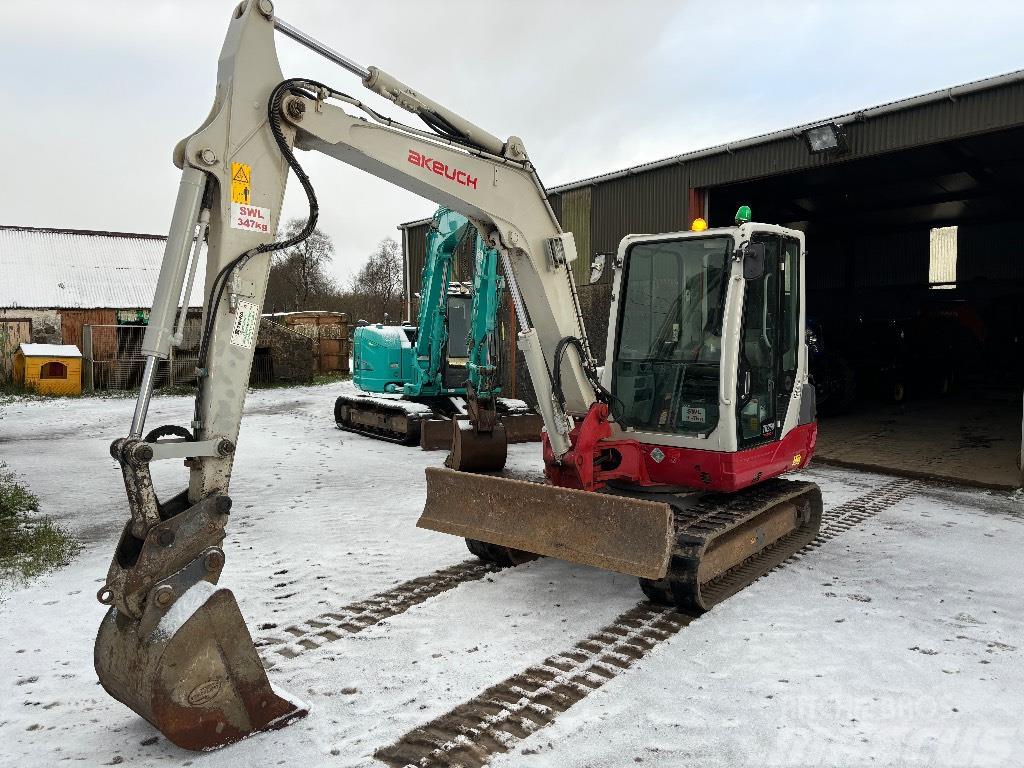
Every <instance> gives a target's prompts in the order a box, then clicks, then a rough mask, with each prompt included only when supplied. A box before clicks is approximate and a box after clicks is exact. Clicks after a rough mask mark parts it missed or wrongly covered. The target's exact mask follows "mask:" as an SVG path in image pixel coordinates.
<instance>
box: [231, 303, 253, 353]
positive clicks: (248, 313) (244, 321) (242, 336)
mask: <svg viewBox="0 0 1024 768" xmlns="http://www.w3.org/2000/svg"><path fill="white" fill-rule="evenodd" d="M259 327H260V308H259V307H257V306H256V305H255V304H253V303H252V302H251V301H240V302H238V309H236V310H235V325H234V327H233V328H232V329H231V343H232V344H234V345H235V346H236V347H243V348H245V349H252V345H253V344H254V343H255V342H256V333H257V332H258V331H259Z"/></svg>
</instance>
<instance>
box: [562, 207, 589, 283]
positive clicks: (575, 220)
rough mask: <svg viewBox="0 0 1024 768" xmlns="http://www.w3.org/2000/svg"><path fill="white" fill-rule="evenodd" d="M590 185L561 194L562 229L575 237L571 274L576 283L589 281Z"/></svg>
mask: <svg viewBox="0 0 1024 768" xmlns="http://www.w3.org/2000/svg"><path fill="white" fill-rule="evenodd" d="M591 190H592V187H580V188H579V189H574V190H571V191H569V192H566V193H565V194H564V195H562V218H561V220H560V222H559V223H560V224H561V225H562V229H563V230H566V231H568V232H572V233H573V236H574V237H575V239H576V255H577V259H576V261H575V262H573V265H572V274H573V277H574V278H575V279H576V284H577V285H586V284H587V283H589V282H590V262H591V260H592V258H593V255H592V252H591V247H590V242H591V241H590V228H591V224H590V217H591Z"/></svg>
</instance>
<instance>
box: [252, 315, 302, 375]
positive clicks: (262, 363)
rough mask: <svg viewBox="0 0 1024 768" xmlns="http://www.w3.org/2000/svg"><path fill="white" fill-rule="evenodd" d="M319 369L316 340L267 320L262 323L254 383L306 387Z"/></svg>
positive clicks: (258, 340)
mask: <svg viewBox="0 0 1024 768" xmlns="http://www.w3.org/2000/svg"><path fill="white" fill-rule="evenodd" d="M268 365H269V370H268V369H267V366H268ZM315 370H316V361H315V359H314V356H313V339H311V338H309V337H308V336H303V335H302V334H300V333H296V332H295V331H292V330H290V329H288V328H285V327H284V326H283V325H278V324H277V323H275V322H273V321H271V320H268V319H267V318H263V320H261V321H260V332H259V335H258V336H257V337H256V356H255V359H254V361H253V371H252V377H251V378H252V380H253V383H261V384H262V383H271V381H272V382H273V383H275V384H277V383H289V384H304V383H307V382H310V381H312V380H313V374H314V372H315ZM268 378H269V381H268V380H267V379H268Z"/></svg>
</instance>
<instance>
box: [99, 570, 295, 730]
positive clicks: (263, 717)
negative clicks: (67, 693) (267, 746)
mask: <svg viewBox="0 0 1024 768" xmlns="http://www.w3.org/2000/svg"><path fill="white" fill-rule="evenodd" d="M140 627H141V623H140V622H139V621H136V620H132V619H129V618H128V617H127V616H125V615H124V614H120V613H119V612H118V611H117V609H116V608H111V609H110V610H109V611H108V612H107V615H106V617H105V618H104V620H103V623H102V624H101V625H100V631H99V635H98V636H97V638H96V647H95V653H94V661H95V666H96V673H97V675H98V676H99V679H100V683H101V684H102V685H103V687H104V688H105V689H106V691H107V692H108V693H109V694H110V695H111V696H113V697H114V698H115V699H118V700H119V701H121V702H122V703H124V704H125V705H127V706H128V707H129V708H131V709H132V710H134V711H135V712H137V713H138V714H140V715H141V716H142V717H144V718H146V719H147V720H148V721H149V722H150V723H152V724H153V725H154V726H156V728H158V729H159V730H160V732H161V733H162V734H163V735H164V736H166V737H167V739H168V740H169V741H171V742H172V743H174V744H176V745H178V746H179V747H183V748H185V749H193V750H209V749H215V748H217V747H222V746H225V745H227V744H231V743H233V742H235V741H238V740H239V739H243V738H245V737H246V736H249V735H250V734H252V733H256V732H258V731H266V730H271V729H275V728H281V727H284V726H285V725H288V724H289V723H291V722H292V721H293V720H295V719H298V718H300V717H303V716H305V715H306V714H307V709H306V707H305V705H303V704H300V703H297V702H294V701H291V700H289V699H288V698H287V697H286V696H285V695H284V694H283V693H282V692H280V691H277V690H275V689H274V687H273V685H272V684H271V683H270V681H269V679H268V678H267V673H266V671H265V670H264V668H263V664H262V662H261V661H260V658H259V655H258V654H257V653H256V649H255V647H254V646H253V643H252V637H251V636H250V635H249V630H248V629H247V628H246V626H245V621H244V619H243V618H242V614H241V612H240V611H239V609H238V603H237V602H235V598H234V595H232V594H231V591H230V590H228V589H218V588H216V587H214V586H213V585H212V584H210V583H209V582H199V583H197V584H196V585H195V586H193V587H192V588H191V589H189V590H188V591H187V592H185V593H184V594H183V595H182V596H181V597H180V598H179V599H178V601H177V602H176V603H175V604H174V605H172V606H171V607H170V609H169V610H168V611H167V613H166V614H165V615H164V617H163V619H162V620H161V621H160V622H159V623H158V624H157V625H156V628H155V629H153V630H152V631H149V632H148V633H147V634H145V635H143V633H142V630H141V629H140Z"/></svg>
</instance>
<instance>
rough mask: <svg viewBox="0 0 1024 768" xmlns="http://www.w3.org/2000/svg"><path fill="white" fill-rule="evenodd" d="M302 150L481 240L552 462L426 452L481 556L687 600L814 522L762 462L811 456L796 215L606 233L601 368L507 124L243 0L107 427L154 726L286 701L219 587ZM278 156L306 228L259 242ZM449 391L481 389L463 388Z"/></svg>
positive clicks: (787, 544) (134, 701)
mask: <svg viewBox="0 0 1024 768" xmlns="http://www.w3.org/2000/svg"><path fill="white" fill-rule="evenodd" d="M275 32H280V33H281V34H283V35H284V36H286V37H288V38H291V39H292V40H294V41H297V42H298V43H300V44H302V45H305V46H306V47H308V48H310V49H312V50H313V51H316V52H317V53H319V54H321V55H323V56H325V57H326V58H327V59H329V60H331V61H333V62H334V63H336V64H338V65H339V66H340V67H342V68H343V69H345V70H348V71H349V72H351V73H354V74H355V75H357V76H358V77H359V78H360V80H361V81H362V84H363V85H364V86H365V87H366V88H368V89H369V90H370V91H372V92H373V93H375V94H377V95H378V96H381V97H383V98H385V99H387V100H389V101H391V102H393V103H394V104H396V105H398V106H399V107H401V108H402V109H405V110H407V111H408V112H411V113H412V114H414V115H416V116H417V117H418V118H420V119H421V120H422V122H423V123H424V124H425V127H424V128H416V127H412V126H409V125H405V124H403V123H400V122H398V121H396V120H394V119H393V118H390V117H386V116H384V115H382V114H380V113H379V112H377V111H376V110H374V109H373V108H371V107H370V106H368V105H366V104H364V103H363V102H362V101H361V100H359V99H357V98H355V97H353V96H350V95H347V94H345V93H343V92H342V91H339V90H336V89H335V88H334V87H333V86H331V85H326V84H323V83H321V82H317V81H314V80H310V79H306V78H301V77H298V78H285V77H284V76H283V75H282V73H281V70H280V67H279V65H278V59H277V54H276V50H275V44H274V35H275ZM296 149H300V150H305V151H316V152H320V153H323V154H325V155H329V156H331V157H334V158H336V159H338V160H340V161H342V162H344V163H347V164H349V165H353V166H355V167H357V168H361V169H363V170H365V171H367V172H368V173H370V174H373V175H374V176H377V177H378V178H382V179H385V180H387V181H389V182H391V183H393V184H396V185H398V186H400V187H402V188H404V189H407V190H409V191H412V192H414V193H416V194H418V195H421V196H422V197H424V198H427V199H429V200H431V201H433V202H434V203H436V204H438V205H442V206H445V207H446V208H448V209H450V210H453V211H457V212H458V213H460V214H462V215H464V216H466V217H467V218H468V219H469V220H470V221H471V222H472V223H473V225H474V226H475V228H476V230H477V231H478V232H479V233H480V235H481V236H482V237H483V238H484V240H485V243H486V245H487V247H490V248H495V249H497V251H498V253H499V254H500V257H501V260H502V264H503V271H504V275H505V279H506V281H507V287H508V291H509V294H510V296H511V299H512V302H513V305H514V307H515V311H516V315H517V321H518V327H519V328H520V331H519V334H518V342H517V343H518V346H519V349H520V350H521V351H522V353H523V355H524V357H525V359H526V363H527V366H528V368H529V372H530V377H531V380H532V384H533V388H534V390H535V392H536V395H537V399H538V409H539V411H540V413H541V415H542V417H543V419H544V424H545V431H544V436H543V458H544V466H545V475H546V482H545V483H540V482H536V483H529V482H524V481H522V480H514V479H509V478H504V477H500V476H495V475H485V474H473V473H470V472H466V471H462V469H461V468H460V462H459V461H455V462H453V464H454V467H453V468H441V467H439V468H431V469H428V470H427V503H426V507H425V509H424V512H423V515H422V517H421V519H420V523H419V524H420V525H421V526H422V527H426V528H432V529H435V530H440V531H445V532H448V533H453V534H456V535H458V536H462V537H464V538H466V539H467V542H468V545H469V548H470V550H471V551H473V552H475V553H476V554H477V555H479V556H480V557H483V558H485V559H488V560H492V561H495V562H501V563H506V564H509V563H517V562H520V561H522V560H524V559H528V558H532V557H535V556H537V555H547V556H552V557H558V558H563V559H567V560H572V561H575V562H580V563H586V564H590V565H596V566H599V567H602V568H608V569H611V570H615V571H618V572H622V573H627V574H632V575H634V576H637V577H639V578H640V583H641V586H642V588H643V590H644V592H645V593H646V594H647V595H648V596H649V597H650V598H651V599H654V600H658V601H662V602H668V603H673V604H675V605H677V606H679V607H680V608H681V609H684V610H689V611H701V610H706V609H707V608H709V607H711V606H712V605H714V604H715V603H717V602H719V601H720V600H722V599H724V598H725V597H728V596H729V595H730V594H733V593H734V592H735V591H737V590H738V589H741V588H742V587H743V586H744V585H746V584H749V583H750V582H751V581H752V580H753V579H756V578H757V577H758V576H759V575H761V574H762V573H764V572H766V571H767V570H769V569H770V568H771V567H773V566H774V565H775V564H776V563H778V562H781V561H782V560H784V559H785V558H786V557H788V556H789V554H791V553H792V552H793V551H795V550H796V549H798V548H800V547H801V546H803V545H804V544H805V543H806V542H808V541H810V539H811V538H813V536H814V535H815V533H816V531H817V528H818V525H819V522H820V518H821V495H820V492H819V490H818V489H817V487H816V486H814V485H813V484H810V483H804V482H796V481H791V480H783V479H780V478H779V475H781V474H783V473H785V472H788V471H791V470H797V469H800V468H802V467H804V466H806V464H807V462H808V461H809V460H810V458H811V452H812V450H813V448H814V441H815V436H816V424H815V417H814V395H813V389H812V388H811V387H810V385H809V384H808V378H807V351H806V347H805V344H804V341H803V334H804V287H803V269H804V264H803V262H804V241H803V235H802V234H801V233H800V232H797V231H793V230H789V229H785V228H782V227H778V226H773V225H767V224H756V223H753V222H752V221H750V215H749V211H745V210H743V209H741V211H740V212H739V214H738V215H737V220H736V222H735V225H734V226H729V227H725V228H720V229H702V228H701V227H696V228H695V229H694V230H692V231H686V232H673V233H666V234H657V235H629V236H627V237H625V238H624V239H623V241H622V243H621V245H620V247H619V251H618V254H617V255H616V257H615V259H614V262H613V268H614V270H615V274H614V299H613V301H612V306H611V317H610V323H609V333H608V342H607V347H606V352H605V358H606V361H607V364H606V365H605V367H604V368H603V369H601V370H600V372H599V369H598V367H597V365H596V362H595V357H594V354H593V351H592V349H591V347H590V343H589V341H588V339H587V336H586V333H585V330H584V324H583V319H582V315H581V311H580V304H579V301H578V299H577V294H576V287H575V285H574V283H573V279H572V270H571V265H572V262H573V261H574V260H575V259H576V258H577V254H576V247H575V243H574V240H573V236H572V234H571V233H569V232H563V231H562V229H561V227H560V226H559V223H558V220H557V219H556V217H555V215H554V213H553V212H552V209H551V206H550V205H549V204H548V199H547V195H546V193H545V190H544V187H543V185H542V184H541V182H540V180H539V178H538V176H537V173H536V171H535V169H534V167H533V165H532V164H531V162H530V160H529V157H528V155H527V153H526V149H525V147H524V145H523V142H522V141H521V140H520V139H518V138H517V137H514V136H512V137H509V138H508V139H506V140H502V139H499V138H498V137H496V136H493V135H491V134H490V133H488V132H486V131H484V130H483V129H481V128H479V127H477V126H476V125H474V124H472V123H471V122H469V121H467V120H465V119H464V118H462V117H460V116H459V115H457V114H455V113H453V112H451V111H450V110H448V109H446V108H445V107H443V106H441V105H440V104H438V103H437V102H435V101H433V100H431V99H429V98H427V97H426V96H424V95H423V94H421V93H419V92H417V91H415V90H413V89H411V88H410V87H409V86H407V85H405V84H403V83H402V82H400V81H399V80H397V79H396V78H394V77H392V76H391V75H389V74H387V73H386V72H384V71H382V70H380V69H378V68H376V67H363V66H361V65H359V64H357V63H355V62H353V61H351V60H350V59H348V58H346V57H345V56H343V55H341V54H339V53H337V52H336V51H334V50H332V49H331V48H329V47H327V46H326V45H324V44H323V43H320V42H319V41H317V40H315V39H313V38H312V37H310V36H309V35H307V34H305V33H304V32H302V31H300V30H298V29H296V28H295V27H293V26H291V25H289V24H287V23H285V22H284V21H282V20H281V19H279V18H276V17H275V15H274V8H273V5H272V3H271V2H270V0H245V2H242V3H241V4H240V5H239V6H238V7H237V8H236V9H235V10H234V12H233V14H232V18H231V21H230V24H229V27H228V33H227V38H226V40H225V42H224V47H223V50H222V51H221V56H220V63H219V71H218V79H217V91H216V96H215V98H214V104H213V108H212V109H211V111H210V114H209V116H208V117H207V118H206V120H205V121H204V122H203V124H202V125H201V127H200V128H199V129H198V130H197V131H195V132H194V133H193V134H191V135H190V136H188V137H187V138H186V139H184V140H183V141H181V142H180V143H179V144H178V146H177V147H176V148H175V151H174V162H175V164H176V165H177V166H178V167H179V168H180V169H181V171H182V175H181V182H180V186H179V190H178V197H177V201H176V203H175V208H174V213H173V218H172V221H171V227H170V234H169V237H168V240H167V245H166V251H165V254H164V260H163V265H162V268H161V271H160V277H159V281H158V284H157V289H156V296H155V298H154V302H153V309H152V312H151V315H150V322H149V327H148V329H147V331H146V336H145V340H144V342H143V353H144V355H145V356H146V363H145V369H144V374H143V381H142V386H141V389H140V392H139V398H138V402H137V404H136V408H135V413H134V416H133V419H132V424H131V427H130V431H129V434H128V436H127V437H125V438H121V439H118V440H116V441H115V442H114V443H113V444H112V446H111V454H112V455H113V457H114V459H115V460H117V462H118V463H119V464H120V466H121V469H122V473H123V475H124V481H125V488H126V490H127V494H128V507H129V510H130V519H129V521H128V523H127V524H126V526H125V528H124V531H123V533H122V535H121V539H120V541H119V543H118V545H117V549H116V552H115V554H114V557H113V560H112V562H111V565H110V569H109V572H108V574H107V578H106V580H105V583H104V585H103V586H102V588H101V589H100V591H99V593H98V598H99V600H100V602H101V603H103V604H104V605H107V606H109V610H108V611H107V614H106V616H105V618H104V620H103V622H102V624H101V626H100V630H99V634H98V637H97V640H96V647H95V665H96V671H97V673H98V675H99V679H100V682H101V683H102V685H103V687H104V688H105V689H106V690H107V691H108V692H109V693H110V694H111V695H112V696H114V697H115V698H117V699H119V700H120V701H122V702H124V703H125V704H126V705H127V706H129V707H131V708H132V709H133V710H135V711H136V712H138V713H139V714H140V715H142V716H143V717H145V718H146V719H147V720H149V721H150V722H151V723H153V725H155V726H156V727H157V728H159V729H160V731H162V732H163V733H164V734H165V736H166V737H167V738H168V739H169V740H170V741H172V742H173V743H175V744H178V745H180V746H182V747H187V748H190V749H211V748H214V747H218V746H221V745H224V744H228V743H230V742H233V741H236V740H238V739H241V738H244V737H245V736H247V735H249V734H251V733H253V732H256V731H261V730H266V729H270V728H277V727H281V726H284V725H287V724H288V723H290V722H292V721H293V720H294V719H296V718H298V717H301V716H302V715H303V714H305V709H304V707H303V705H301V704H300V703H298V702H297V701H294V700H292V699H291V697H289V696H288V695H287V694H285V693H283V692H281V691H279V690H276V689H275V688H274V687H273V686H272V685H271V684H270V682H269V681H268V679H267V674H266V672H265V670H264V668H263V665H262V663H261V661H260V659H259V656H258V654H257V652H256V650H255V648H254V646H253V642H252V639H251V637H250V635H249V632H248V630H247V628H246V626H245V622H244V620H243V618H242V615H241V613H240V611H239V608H238V604H237V603H236V601H235V598H234V596H233V594H232V593H231V592H230V590H227V589H224V588H220V587H218V586H216V585H217V582H218V579H219V577H220V574H221V571H222V569H223V567H224V551H223V540H224V530H225V526H226V525H227V523H228V520H229V516H230V513H231V507H232V505H231V498H230V496H229V495H228V485H229V480H230V477H231V469H232V462H233V458H234V452H235V444H236V441H237V438H238V430H239V423H240V420H241V416H242V406H243V403H244V400H245V395H246V389H247V383H248V380H249V372H250V368H251V365H252V359H253V351H254V346H255V342H256V333H257V329H258V326H259V321H260V314H261V308H262V304H263V298H264V292H265V289H266V282H267V274H268V271H269V267H270V257H271V254H272V253H273V252H274V251H277V250H280V249H282V248H286V247H289V246H291V245H293V244H295V243H297V242H300V241H301V240H302V239H303V238H305V237H306V236H307V235H308V234H309V233H310V232H311V231H312V230H313V228H314V227H315V226H316V222H317V214H318V204H317V199H316V195H315V193H314V190H313V187H312V185H311V183H310V181H309V178H308V177H307V176H306V174H305V173H304V172H303V170H302V167H301V166H300V164H299V162H298V160H297V159H296V156H295V153H294V150H296ZM289 172H292V173H294V174H295V176H296V177H297V178H298V180H299V183H300V184H301V185H302V188H303V190H304V191H305V194H306V196H307V198H308V201H309V214H310V215H309V219H308V223H307V225H306V227H305V229H304V230H303V231H302V232H299V233H296V234H295V235H294V236H292V237H288V238H286V239H283V240H278V239H276V233H277V232H278V230H279V216H280V211H281V203H282V198H283V196H284V189H285V181H286V178H287V176H288V174H289ZM680 204H681V203H680ZM204 242H206V243H207V260H206V263H207V267H206V276H205V303H204V311H203V320H202V334H201V341H200V347H199V353H198V362H197V375H198V386H197V393H196V398H195V412H194V416H193V419H192V422H191V424H189V425H188V426H182V425H169V426H161V427H157V428H155V429H152V430H150V431H149V432H147V431H146V425H145V422H146V414H147V410H148V405H149V401H150V396H151V394H152V390H153V385H154V381H155V377H156V373H157V366H158V364H159V362H160V361H161V360H164V359H166V358H167V357H168V355H169V354H170V351H171V348H172V347H173V346H175V345H177V344H180V343H181V338H182V323H183V321H184V309H182V310H180V311H179V305H180V304H181V297H182V295H183V292H184V295H185V296H188V295H189V293H190V290H191V285H192V282H193V280H194V277H195V272H196V264H197V263H198V258H197V257H198V256H199V251H200V248H201V247H202V244H203V243H204ZM468 410H469V413H470V415H471V416H472V415H473V414H474V413H475V412H476V413H479V411H474V408H473V407H472V403H470V407H469V408H468ZM492 426H493V425H492V424H489V423H485V424H474V419H473V418H471V419H470V420H469V423H468V425H467V426H466V428H463V429H459V430H458V431H457V433H456V438H455V439H456V442H457V445H456V446H455V449H454V450H453V455H456V454H457V455H461V456H463V457H468V460H467V462H466V463H467V465H468V466H472V463H473V462H472V460H471V459H472V455H473V452H474V450H475V449H476V448H475V446H476V445H477V444H478V443H481V442H483V443H485V442H486V441H487V440H488V439H489V435H490V434H492V433H493V429H492ZM477 427H479V428H477ZM484 450H486V446H484ZM167 459H178V460H181V459H184V460H185V464H186V466H187V467H188V468H189V483H188V487H187V488H186V489H184V490H182V491H181V492H180V493H177V494H176V495H174V496H172V497H171V498H169V499H160V498H158V497H157V494H156V492H155V490H154V486H153V481H152V477H151V474H150V466H151V464H152V462H154V461H159V460H167Z"/></svg>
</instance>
